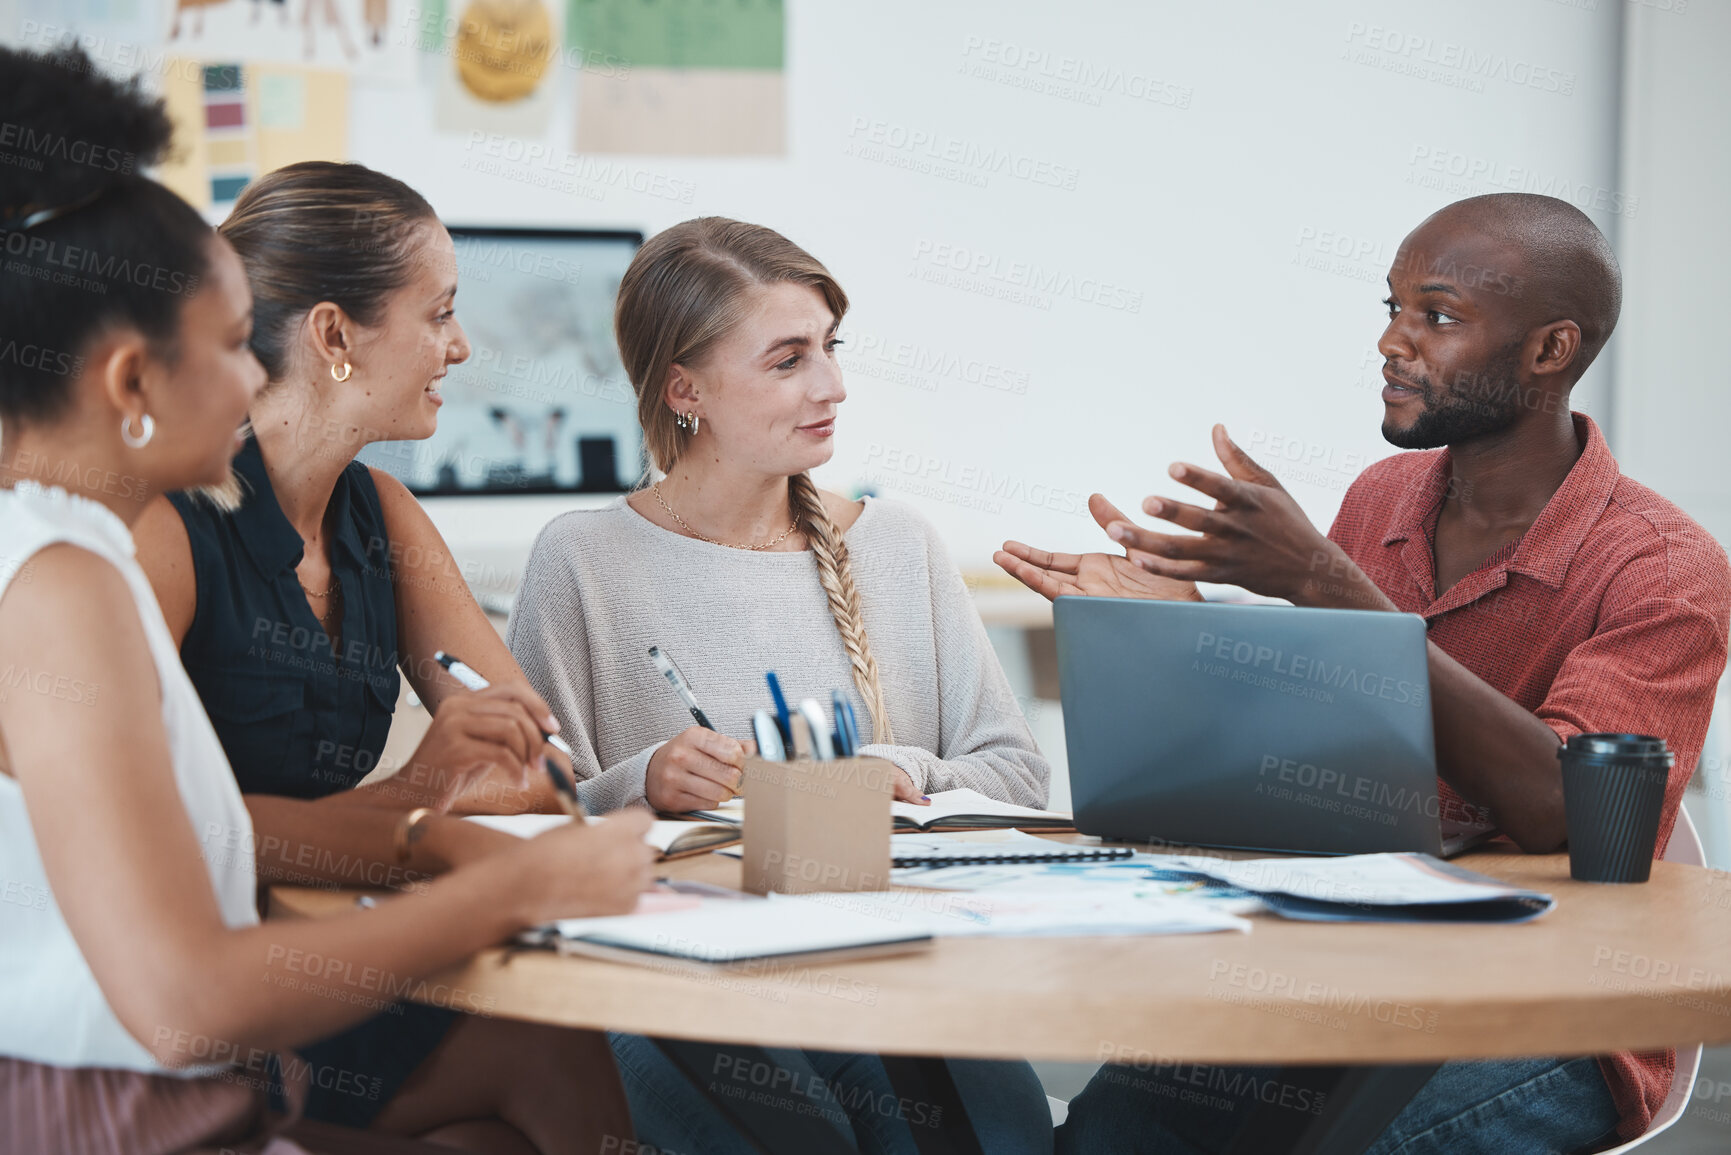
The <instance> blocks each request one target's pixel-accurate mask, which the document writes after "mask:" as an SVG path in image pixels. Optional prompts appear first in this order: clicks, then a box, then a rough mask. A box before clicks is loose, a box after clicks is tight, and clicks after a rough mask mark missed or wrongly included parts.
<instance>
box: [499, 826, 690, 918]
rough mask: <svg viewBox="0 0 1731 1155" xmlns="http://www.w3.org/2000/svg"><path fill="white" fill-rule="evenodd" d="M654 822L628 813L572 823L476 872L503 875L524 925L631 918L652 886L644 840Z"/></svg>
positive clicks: (650, 854)
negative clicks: (619, 916)
mask: <svg viewBox="0 0 1731 1155" xmlns="http://www.w3.org/2000/svg"><path fill="white" fill-rule="evenodd" d="M652 820H653V819H652V816H651V815H649V814H647V813H645V812H644V811H643V810H641V809H631V808H628V809H625V810H621V811H619V812H618V813H616V814H613V815H611V816H609V817H608V819H607V821H605V822H599V823H595V824H585V823H582V822H573V823H570V824H569V825H566V826H560V827H558V828H556V829H553V830H549V831H548V832H547V833H545V834H542V835H540V836H538V837H536V838H531V839H529V840H528V841H527V842H519V843H518V844H517V845H516V846H515V847H512V848H511V849H508V850H505V851H502V852H501V853H499V854H497V855H494V856H493V857H492V858H490V859H488V860H487V861H485V862H481V863H477V864H476V866H475V869H476V870H478V871H485V870H489V869H497V870H499V871H500V872H501V873H502V875H503V878H504V879H505V880H507V881H505V882H504V883H503V884H502V885H503V886H504V888H505V889H506V890H508V891H509V892H510V893H512V894H515V895H517V896H519V898H520V899H521V900H522V902H523V910H522V914H521V916H520V917H521V918H522V921H523V924H524V925H525V926H539V925H541V924H543V923H548V922H552V921H553V920H554V919H559V918H588V917H593V916H597V915H607V914H629V913H630V912H631V910H632V909H633V908H634V907H636V905H637V899H638V896H640V895H641V894H642V893H643V892H644V891H646V890H648V889H649V888H650V887H652V886H653V885H654V884H655V862H656V858H657V855H656V851H655V848H654V847H652V846H650V845H649V844H648V843H647V842H645V841H644V840H643V839H644V836H645V835H646V834H648V833H649V824H650V822H651V821H652ZM502 893H503V891H502Z"/></svg>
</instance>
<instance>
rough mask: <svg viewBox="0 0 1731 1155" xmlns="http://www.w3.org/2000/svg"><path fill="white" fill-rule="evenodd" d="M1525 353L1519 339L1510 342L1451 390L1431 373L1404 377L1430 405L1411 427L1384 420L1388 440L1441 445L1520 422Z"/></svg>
mask: <svg viewBox="0 0 1731 1155" xmlns="http://www.w3.org/2000/svg"><path fill="white" fill-rule="evenodd" d="M1520 355H1521V346H1520V344H1519V343H1518V342H1517V343H1515V344H1512V345H1509V346H1507V347H1506V348H1504V349H1503V350H1502V351H1501V352H1499V353H1498V354H1497V355H1496V356H1495V357H1493V358H1491V360H1490V361H1489V362H1488V363H1487V364H1486V365H1485V366H1484V368H1483V369H1481V370H1480V371H1479V372H1477V373H1473V374H1470V375H1469V376H1468V380H1467V381H1466V382H1465V383H1464V384H1463V383H1460V382H1458V381H1457V383H1456V384H1455V385H1454V386H1452V387H1450V388H1449V389H1447V390H1446V391H1444V390H1440V389H1438V388H1437V386H1436V383H1435V382H1433V381H1431V380H1430V379H1429V378H1428V377H1421V378H1418V379H1416V380H1410V381H1409V380H1408V379H1407V378H1404V377H1402V378H1400V381H1401V383H1402V384H1406V385H1412V386H1414V387H1416V388H1417V389H1418V390H1419V395H1420V397H1421V398H1423V400H1424V408H1423V409H1422V410H1421V411H1420V412H1419V415H1418V420H1417V421H1414V422H1413V423H1412V426H1411V427H1410V428H1407V429H1397V428H1395V427H1393V426H1391V425H1390V424H1389V423H1388V422H1387V421H1384V422H1383V423H1382V436H1383V439H1384V440H1386V441H1387V442H1388V443H1389V444H1390V445H1393V446H1396V447H1397V448H1400V449H1440V448H1441V447H1442V446H1444V445H1460V444H1463V443H1464V442H1468V441H1473V440H1475V439H1477V438H1480V437H1486V436H1489V435H1490V434H1492V433H1501V432H1502V431H1503V430H1505V429H1507V428H1508V427H1509V426H1511V425H1513V424H1514V423H1515V421H1516V419H1518V418H1519V417H1520V415H1521V409H1522V408H1523V401H1522V390H1521V385H1520V382H1519V381H1517V380H1515V368H1516V366H1517V365H1518V364H1519V363H1520Z"/></svg>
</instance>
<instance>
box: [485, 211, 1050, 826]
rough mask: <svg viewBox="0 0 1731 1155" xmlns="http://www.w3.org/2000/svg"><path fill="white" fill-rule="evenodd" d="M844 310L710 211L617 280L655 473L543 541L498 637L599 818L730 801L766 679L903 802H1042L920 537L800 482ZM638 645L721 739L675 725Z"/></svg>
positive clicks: (952, 585) (784, 248)
mask: <svg viewBox="0 0 1731 1155" xmlns="http://www.w3.org/2000/svg"><path fill="white" fill-rule="evenodd" d="M846 310H847V296H846V295H845V294H844V293H843V292H842V290H841V286H840V285H838V284H837V283H836V282H835V280H834V279H833V278H832V277H831V276H830V275H829V273H828V271H826V270H825V269H824V267H823V266H822V265H820V264H819V263H818V262H817V261H816V260H814V259H813V258H812V257H811V256H809V255H808V254H807V253H806V252H805V251H804V250H802V249H800V248H799V247H798V246H796V245H794V244H793V243H792V242H791V241H788V240H786V239H785V238H784V237H782V236H781V235H779V234H778V233H775V232H772V231H771V230H769V229H765V228H761V227H759V226H756V225H747V224H742V223H739V222H737V221H729V220H723V219H721V218H716V217H707V218H702V219H699V220H694V221H687V222H685V223H684V224H682V225H677V226H675V227H674V228H671V229H668V230H667V231H666V232H663V233H661V234H660V235H658V236H656V237H655V238H654V239H652V240H651V241H650V242H649V243H648V244H647V245H645V246H644V247H643V249H642V250H641V251H640V252H639V253H638V255H637V258H636V259H635V260H634V261H633V262H632V265H631V268H630V270H629V271H627V273H626V274H625V277H624V279H623V281H622V282H621V284H620V287H619V303H618V308H617V315H616V316H617V319H616V321H615V326H616V331H617V334H618V338H619V348H620V353H621V355H622V357H623V358H624V361H625V366H626V370H627V372H629V373H630V375H631V380H632V383H633V385H634V387H635V388H636V390H637V397H638V407H637V413H638V419H639V421H640V422H641V423H642V425H643V431H644V437H645V440H646V441H647V443H648V447H649V453H650V456H651V457H652V458H653V459H654V461H655V464H656V466H657V467H659V469H660V470H661V471H662V473H663V474H664V475H665V476H664V477H663V478H662V479H661V480H660V481H659V482H657V483H656V484H654V485H652V486H650V487H648V488H646V489H641V490H639V491H638V492H636V493H634V494H632V495H631V496H630V497H628V498H624V499H622V500H620V501H618V502H615V503H614V504H613V505H610V506H608V507H606V508H604V509H600V510H592V511H582V512H577V513H570V514H566V515H565V516H563V517H561V518H559V519H558V520H556V521H554V522H553V523H552V524H551V525H550V526H548V527H547V529H546V530H545V531H544V532H543V533H542V534H541V537H540V539H539V540H538V541H537V542H536V543H535V548H534V551H533V553H532V554H531V555H530V558H529V567H528V572H527V573H526V574H525V576H524V578H523V586H522V592H521V593H520V594H519V596H518V600H517V606H516V611H515V612H514V613H513V614H512V617H511V626H510V631H509V635H508V638H507V640H508V642H509V644H510V647H511V650H512V653H513V654H514V655H515V656H516V658H517V661H518V662H519V663H520V664H521V665H522V667H523V670H524V672H525V673H527V674H528V676H529V680H530V682H531V683H532V684H533V685H534V687H535V689H536V690H538V691H539V692H540V693H541V694H542V695H543V696H544V697H545V698H546V699H547V702H548V703H549V704H550V705H551V706H552V707H553V712H554V714H556V715H557V716H558V718H559V721H560V722H561V723H562V725H563V726H564V729H563V730H562V731H561V733H563V734H564V735H565V736H566V737H567V738H568V739H570V740H571V741H572V745H573V746H574V747H575V748H576V749H577V751H578V754H579V757H580V761H582V762H583V763H585V764H580V765H579V766H578V767H577V775H578V777H579V778H580V779H583V782H582V784H581V786H580V792H581V793H582V794H583V796H584V797H583V801H584V803H585V804H586V805H587V806H589V807H590V808H591V809H592V810H595V811H607V810H613V809H616V808H618V807H621V806H625V805H628V804H631V803H634V802H637V801H639V800H641V799H643V798H645V797H647V798H648V800H649V802H650V804H651V805H653V806H654V807H656V808H657V809H659V810H667V811H680V810H691V809H697V808H701V807H705V806H712V805H715V804H716V803H718V802H720V801H722V800H723V799H725V798H728V797H730V796H731V795H732V793H733V789H734V787H735V786H737V785H738V783H739V778H740V774H741V773H742V768H743V765H744V759H745V745H744V743H743V741H742V740H741V739H743V738H745V737H747V736H749V735H750V733H751V716H752V713H753V712H754V711H756V710H758V709H762V708H764V707H766V706H768V705H769V699H768V696H767V693H768V692H767V690H766V688H765V686H764V680H763V674H764V671H765V670H775V671H776V672H777V673H778V675H779V676H780V678H781V681H782V685H783V686H785V687H786V689H787V692H788V694H789V695H790V696H791V697H794V698H805V697H813V698H817V699H818V700H819V701H822V702H824V703H825V704H826V710H827V703H828V701H829V694H830V691H831V690H832V689H843V690H847V691H849V692H850V693H851V695H852V697H853V699H854V710H855V713H856V714H857V715H858V717H859V719H860V722H861V725H862V729H869V731H870V732H869V734H862V738H864V739H865V740H866V741H867V742H868V743H869V745H867V747H866V748H865V749H864V750H863V751H862V753H865V754H876V755H880V756H882V757H884V758H887V759H889V760H890V761H892V762H894V763H895V764H896V765H897V766H898V767H899V768H900V770H901V773H900V774H898V775H897V779H898V781H897V783H896V797H897V798H899V799H901V800H903V801H907V802H916V803H917V802H919V801H920V800H921V799H922V797H923V796H924V795H928V794H931V793H933V792H935V791H938V790H948V789H952V788H954V787H959V786H968V787H972V788H973V789H975V790H978V791H979V792H981V793H982V794H987V795H990V796H992V797H994V798H999V799H1002V800H1004V801H1007V802H1016V803H1021V804H1023V805H1028V806H1043V805H1045V802H1046V788H1047V783H1048V780H1049V777H1050V767H1049V766H1048V764H1047V762H1046V760H1045V758H1043V757H1041V755H1040V752H1039V750H1038V749H1036V748H1035V746H1034V740H1033V738H1032V736H1031V735H1030V734H1029V732H1028V727H1027V723H1026V722H1025V721H1024V720H1023V718H1022V715H1021V711H1020V709H1019V707H1018V706H1017V703H1016V699H1015V695H1014V694H1013V693H1012V692H1011V690H1010V686H1009V682H1008V681H1007V680H1006V679H1005V677H1004V672H1003V670H1002V669H1001V668H1000V667H999V665H998V662H997V658H996V657H995V656H994V654H993V653H992V649H991V646H990V645H989V644H988V642H987V640H986V631H985V628H984V626H982V625H981V623H980V618H979V615H978V614H977V613H976V612H975V610H974V607H973V603H972V601H971V600H970V599H969V597H968V594H967V590H966V588H965V587H964V586H963V584H962V579H961V576H960V575H959V574H958V573H957V572H956V569H955V566H954V565H953V564H952V562H951V561H950V558H949V555H948V553H947V552H946V551H945V549H944V546H943V543H942V542H940V541H939V540H938V536H937V534H936V533H935V532H934V531H933V529H932V527H931V526H930V525H928V524H927V523H926V522H925V520H924V519H923V518H921V517H920V516H919V515H918V514H917V513H915V512H914V511H912V510H911V509H909V508H907V507H906V506H902V505H899V504H896V503H894V502H886V501H881V500H877V499H871V500H869V501H865V502H859V501H849V500H848V499H846V498H843V497H840V496H837V495H836V494H833V493H826V492H824V491H822V490H819V489H818V488H817V487H816V486H815V485H814V484H813V483H812V480H811V477H810V474H809V473H808V472H807V471H808V470H810V469H812V468H814V467H816V466H819V465H822V464H823V463H824V462H826V461H828V460H829V459H830V456H831V454H832V453H833V452H834V450H835V442H834V434H835V424H836V417H837V409H838V408H839V406H840V405H841V402H842V401H843V400H845V399H846V397H847V390H846V389H845V388H844V387H843V385H842V374H841V368H840V366H839V365H838V364H837V363H836V357H835V348H836V346H837V345H838V344H839V342H838V341H837V339H836V336H835V333H836V327H837V326H838V325H839V324H840V323H841V318H842V315H843V313H845V311H846ZM651 645H660V646H662V647H664V648H665V649H666V650H667V651H668V652H669V653H670V654H672V655H673V656H674V657H675V658H676V659H677V661H678V662H679V664H680V667H681V669H682V670H683V672H684V673H685V675H686V677H687V678H688V679H689V680H690V682H691V683H692V685H693V687H694V688H695V690H696V691H697V693H698V695H699V697H700V699H701V701H702V703H703V706H704V710H705V712H706V713H707V714H708V715H709V717H710V719H711V721H713V722H714V723H715V726H716V730H715V731H709V730H704V729H702V728H700V727H698V726H695V725H692V724H691V716H690V715H689V714H688V713H686V712H685V710H684V709H683V707H681V706H680V704H679V701H678V699H677V698H675V697H674V696H673V695H672V694H671V693H669V692H668V689H667V686H666V683H665V682H663V681H662V680H661V678H660V676H659V675H658V674H657V673H656V672H655V669H654V667H653V666H651V665H650V662H649V659H648V657H647V650H648V648H649V647H650V646H651ZM585 756H587V757H585Z"/></svg>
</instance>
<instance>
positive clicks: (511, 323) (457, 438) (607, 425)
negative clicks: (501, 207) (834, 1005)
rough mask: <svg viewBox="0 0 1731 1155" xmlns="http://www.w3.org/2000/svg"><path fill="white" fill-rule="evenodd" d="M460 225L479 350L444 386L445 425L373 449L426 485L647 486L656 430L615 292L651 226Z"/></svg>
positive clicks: (480, 491)
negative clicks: (650, 436)
mask: <svg viewBox="0 0 1731 1155" xmlns="http://www.w3.org/2000/svg"><path fill="white" fill-rule="evenodd" d="M448 227H449V229H450V233H451V239H452V241H453V242H455V245H456V250H457V320H458V321H459V322H460V323H461V324H462V326H463V331H464V332H465V333H466V334H467V335H468V338H469V343H470V345H471V346H472V347H473V351H472V352H471V353H470V355H469V359H468V360H467V361H465V362H464V363H463V364H461V365H454V366H452V367H451V371H450V374H449V375H448V376H447V377H446V378H445V382H444V385H443V387H442V388H441V389H440V393H441V395H442V396H443V397H444V401H445V404H444V406H443V407H442V408H441V409H440V411H439V429H438V432H436V433H435V434H433V436H432V437H430V438H428V439H427V440H425V441H391V442H380V443H377V444H374V445H371V446H369V447H368V448H367V449H366V450H365V451H363V452H362V453H361V454H360V459H361V460H362V461H364V462H366V463H367V464H368V465H373V466H377V467H379V468H381V469H384V470H386V471H387V472H389V473H391V474H393V475H395V476H396V477H397V478H398V479H399V480H400V481H402V482H403V483H404V484H405V485H407V486H408V487H409V489H410V490H411V491H413V492H415V493H417V494H420V495H422V496H448V495H456V494H462V495H485V494H498V495H522V494H537V493H618V492H621V491H622V490H625V489H628V488H630V487H631V486H633V485H635V484H636V482H637V480H638V478H639V477H640V476H641V474H642V472H643V463H644V455H643V435H642V432H641V430H640V429H639V428H638V425H637V400H636V397H635V396H634V395H633V393H632V391H631V382H630V380H629V379H628V378H627V377H626V375H625V369H624V367H623V366H622V365H621V363H620V360H619V349H618V346H617V345H616V344H615V343H614V340H613V302H614V299H615V298H616V297H617V295H618V292H619V281H620V278H621V277H623V276H624V274H625V269H626V267H627V266H628V265H629V264H630V263H631V258H632V257H633V256H634V255H635V254H636V252H637V249H638V247H639V246H640V245H642V243H643V234H642V233H640V232H631V231H602V230H593V229H531V228H480V227H472V226H464V225H452V226H448ZM609 447H611V452H609Z"/></svg>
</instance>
